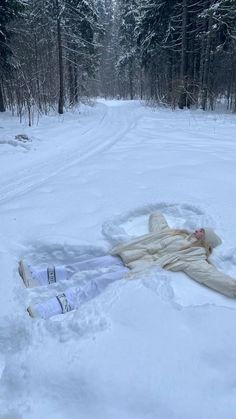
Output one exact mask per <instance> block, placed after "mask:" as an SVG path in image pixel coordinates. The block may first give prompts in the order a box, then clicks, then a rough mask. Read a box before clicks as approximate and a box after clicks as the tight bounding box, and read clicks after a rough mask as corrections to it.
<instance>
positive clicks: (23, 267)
mask: <svg viewBox="0 0 236 419" xmlns="http://www.w3.org/2000/svg"><path fill="white" fill-rule="evenodd" d="M18 271H19V274H20V276H21V278H22V279H23V282H24V284H25V286H26V288H32V287H35V286H37V285H38V284H37V283H36V281H34V280H33V278H32V275H31V272H30V270H29V268H28V265H27V264H26V263H25V262H24V261H23V260H20V261H19V267H18Z"/></svg>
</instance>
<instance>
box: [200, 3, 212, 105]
mask: <svg viewBox="0 0 236 419" xmlns="http://www.w3.org/2000/svg"><path fill="white" fill-rule="evenodd" d="M211 4H212V0H211ZM212 23H213V12H212V10H211V11H210V14H209V18H208V25H207V38H206V52H205V62H204V67H203V89H202V103H201V107H202V109H203V110H204V111H205V110H206V107H207V99H208V82H209V73H210V53H211V31H212Z"/></svg>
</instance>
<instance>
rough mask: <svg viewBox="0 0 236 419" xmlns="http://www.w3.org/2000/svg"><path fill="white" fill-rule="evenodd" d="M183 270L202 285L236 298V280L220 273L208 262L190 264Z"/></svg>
mask: <svg viewBox="0 0 236 419" xmlns="http://www.w3.org/2000/svg"><path fill="white" fill-rule="evenodd" d="M182 270H183V272H185V273H186V274H187V275H188V276H189V277H190V278H192V279H194V280H195V281H197V282H199V283H200V284H204V285H206V286H207V287H208V288H212V289H213V290H215V291H217V292H219V293H221V294H224V295H226V296H227V297H231V298H236V279H234V278H232V277H231V276H229V275H226V274H225V273H224V272H220V271H218V270H217V269H216V268H215V267H214V266H213V265H212V264H210V263H208V262H207V261H202V262H197V263H196V262H195V263H192V264H190V263H189V264H188V265H186V266H184V267H183V269H182Z"/></svg>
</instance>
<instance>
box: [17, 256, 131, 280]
mask: <svg viewBox="0 0 236 419" xmlns="http://www.w3.org/2000/svg"><path fill="white" fill-rule="evenodd" d="M112 266H123V262H122V260H121V259H120V258H119V257H118V256H111V255H106V256H98V257H95V258H91V259H86V260H83V261H80V262H77V263H74V264H71V265H61V266H54V265H52V266H48V267H45V268H41V267H37V266H31V265H29V264H27V263H26V262H25V261H20V262H19V274H20V275H21V277H22V279H23V281H24V283H25V285H26V287H35V286H40V285H50V284H53V283H55V282H59V281H63V280H66V279H70V278H71V276H72V275H74V274H75V273H76V272H81V271H86V270H94V269H99V268H109V267H112Z"/></svg>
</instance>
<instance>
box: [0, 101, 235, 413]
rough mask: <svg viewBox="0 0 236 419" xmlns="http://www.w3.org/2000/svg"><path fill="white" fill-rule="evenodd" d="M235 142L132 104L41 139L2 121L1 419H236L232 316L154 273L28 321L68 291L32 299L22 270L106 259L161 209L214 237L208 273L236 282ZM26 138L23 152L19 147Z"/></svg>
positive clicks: (53, 129)
mask: <svg viewBox="0 0 236 419" xmlns="http://www.w3.org/2000/svg"><path fill="white" fill-rule="evenodd" d="M235 131H236V119H235V116H233V115H227V114H224V115H223V114H217V113H212V114H210V113H203V112H199V111H197V112H194V111H192V112H190V111H184V112H183V111H175V112H173V111H171V110H168V109H158V110H152V109H150V108H147V107H144V106H142V105H141V104H140V103H139V102H135V101H134V102H129V101H127V102H123V101H102V100H101V101H99V103H98V104H97V105H96V106H94V107H92V108H89V107H86V106H84V107H82V108H81V110H80V112H74V113H67V114H66V115H65V116H64V117H63V118H59V117H57V116H48V117H45V118H43V119H42V120H41V121H40V124H39V125H38V126H34V127H32V128H28V127H27V126H22V125H21V126H20V124H19V123H18V121H17V119H15V118H11V117H10V116H9V115H1V120H0V167H1V178H0V204H1V207H0V213H1V242H0V258H1V259H0V260H1V275H2V280H1V288H0V290H1V292H0V314H1V323H0V351H1V355H0V375H1V382H0V384H1V387H0V419H2V418H9V419H10V418H12V419H13V418H20V419H41V418H42V417H45V418H48V419H77V418H78V417H80V418H82V419H94V417H96V418H99V419H100V418H101V419H110V418H112V419H118V418H119V419H120V418H122V419H156V418H157V417H160V418H164V419H199V418H204V419H208V418H212V417H213V416H214V419H222V418H224V419H234V416H235V413H234V410H235V409H234V407H235V388H236V387H235V376H236V362H235V361H236V355H235V354H236V340H235V318H236V302H234V301H233V300H229V299H227V298H225V297H223V296H220V295H217V294H216V293H214V292H212V291H210V290H207V289H205V288H203V287H201V286H200V285H198V284H196V283H194V282H193V281H191V280H190V279H188V278H187V277H185V276H184V275H183V274H181V273H178V274H177V273H170V272H168V273H167V272H164V271H160V270H158V269H156V270H152V271H150V272H149V273H147V275H146V276H145V277H140V278H138V279H137V280H136V281H130V282H129V281H127V280H122V281H119V282H118V283H114V284H112V285H111V286H110V287H108V288H107V290H106V291H105V292H104V293H103V294H102V295H100V296H99V297H97V298H96V299H94V300H92V301H91V302H89V303H86V304H85V305H83V306H82V307H81V309H80V310H78V311H74V312H71V313H68V314H67V315H64V316H57V317H55V318H53V319H52V320H50V321H46V322H45V321H41V320H33V321H32V319H30V318H28V317H27V316H26V311H25V310H26V307H27V305H28V304H29V303H30V302H34V301H35V302H36V301H40V300H41V299H43V298H47V297H49V296H53V295H55V294H57V293H58V292H61V291H63V290H64V289H65V288H66V287H67V286H68V284H59V285H58V284H55V285H53V286H51V287H50V288H47V287H46V288H42V289H40V288H35V289H32V290H26V289H24V287H23V284H22V282H21V281H20V278H19V276H18V273H17V260H18V259H19V257H25V258H26V259H28V260H29V261H30V262H32V263H37V264H46V263H48V262H50V263H51V262H55V263H59V264H61V263H66V262H67V263H68V262H69V263H70V262H73V261H75V260H77V259H78V258H79V257H80V255H83V254H89V255H97V254H102V253H104V252H106V250H107V249H109V248H110V246H111V245H112V244H114V243H117V242H119V241H121V240H127V239H128V238H129V237H132V236H135V235H139V234H142V233H144V232H145V231H146V228H147V219H148V215H149V214H150V212H151V211H153V210H155V209H159V210H161V211H163V212H164V213H165V215H166V217H167V219H168V221H169V223H170V224H172V225H174V226H176V227H185V228H188V229H192V228H195V227H196V226H201V225H208V226H212V227H214V228H216V230H217V232H218V234H219V235H220V236H221V237H222V239H223V245H222V246H221V247H220V248H218V249H216V251H215V253H214V255H213V256H212V263H214V264H215V265H216V266H217V267H218V268H219V269H222V270H224V271H225V272H227V273H229V274H231V275H234V276H235V277H236V244H235V243H236V242H235V237H236V223H235V204H236V198H235V193H234V192H235V181H236V166H235V158H236V146H235ZM20 133H26V134H28V135H30V136H32V138H33V141H32V143H29V144H28V145H27V148H25V147H22V146H20V145H19V146H13V145H12V144H11V143H10V142H11V141H12V140H14V136H15V135H16V134H20ZM87 278H88V273H87V274H85V275H83V277H82V276H81V277H77V278H76V277H75V278H74V279H73V280H72V284H73V285H75V284H77V285H78V284H79V283H80V281H82V280H85V281H86V279H87ZM6 415H8V416H6Z"/></svg>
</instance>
